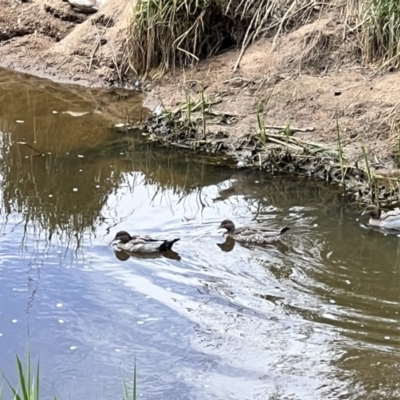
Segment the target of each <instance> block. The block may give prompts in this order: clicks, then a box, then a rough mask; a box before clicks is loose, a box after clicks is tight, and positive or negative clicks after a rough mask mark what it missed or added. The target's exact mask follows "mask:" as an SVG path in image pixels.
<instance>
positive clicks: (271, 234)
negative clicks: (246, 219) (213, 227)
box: [218, 219, 290, 244]
mask: <svg viewBox="0 0 400 400" xmlns="http://www.w3.org/2000/svg"><path fill="white" fill-rule="evenodd" d="M218 229H226V232H225V233H224V236H229V237H231V238H232V239H235V240H236V241H237V242H241V243H249V244H266V243H271V242H273V241H275V240H278V239H279V237H280V236H281V235H283V234H284V233H285V232H287V231H288V230H289V229H290V228H289V227H287V226H285V227H284V228H282V229H268V228H265V227H263V226H257V227H256V226H254V227H241V228H236V227H235V224H234V223H233V222H232V221H230V220H229V219H226V220H224V221H222V222H221V225H220V226H219V228H218Z"/></svg>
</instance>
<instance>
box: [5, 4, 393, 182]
mask: <svg viewBox="0 0 400 400" xmlns="http://www.w3.org/2000/svg"><path fill="white" fill-rule="evenodd" d="M103 1H104V2H103V4H101V5H100V9H99V11H98V12H97V13H95V14H92V15H85V14H80V13H77V12H75V11H73V10H71V8H70V6H69V5H68V3H66V2H64V1H62V0H31V2H19V1H16V0H0V9H1V10H2V13H1V16H0V65H2V66H6V67H9V68H13V69H16V70H20V71H25V72H29V73H33V74H35V75H41V76H45V77H50V78H52V79H53V80H57V81H62V82H74V83H78V84H81V85H92V86H93V85H96V86H107V85H109V84H110V82H112V81H113V80H114V79H115V77H116V76H118V67H117V65H119V64H118V63H119V60H120V57H121V51H122V46H123V37H124V30H125V28H126V23H127V21H128V17H129V7H130V5H131V0H103ZM238 56H239V51H238V50H230V51H226V52H225V53H223V54H221V55H219V56H217V57H214V58H212V59H208V60H205V61H202V62H200V63H199V64H198V65H197V66H196V67H194V68H191V69H187V70H185V71H180V72H178V73H175V74H170V75H168V76H165V77H164V78H163V79H162V80H161V81H159V82H154V83H152V84H151V86H152V88H151V90H150V93H149V95H148V97H147V100H146V102H145V105H146V106H148V107H149V108H150V109H155V108H156V107H157V106H158V105H159V104H160V103H162V104H163V106H164V107H165V108H166V109H169V108H171V107H174V106H176V105H178V104H180V103H181V102H182V101H184V99H185V95H184V93H183V90H182V86H183V84H184V85H185V87H186V88H188V90H189V92H190V94H191V96H193V97H197V96H199V93H200V91H201V88H202V87H204V88H205V95H206V97H207V98H214V97H216V96H218V98H219V102H218V104H216V105H215V106H214V110H215V111H219V112H222V113H224V114H229V115H231V116H233V117H234V118H231V119H230V123H229V124H227V123H224V124H220V123H216V124H214V125H213V124H212V123H211V124H210V123H209V124H208V125H207V129H208V131H209V136H210V137H212V136H213V135H215V134H217V133H220V132H221V131H222V132H223V133H224V135H223V136H224V137H226V138H227V139H225V141H226V142H227V143H229V144H230V145H231V146H232V147H235V144H236V145H237V144H238V143H240V142H241V141H242V139H243V137H244V136H245V135H248V134H249V133H251V132H256V131H257V129H258V126H257V112H256V109H258V110H261V113H260V115H261V117H262V118H263V120H264V121H265V124H266V125H272V126H274V125H276V126H285V125H287V124H290V125H291V126H292V127H298V128H310V127H312V128H313V130H312V131H311V130H308V131H306V132H295V133H294V135H295V136H296V137H297V138H300V139H303V140H305V141H312V142H316V143H319V144H321V145H326V146H331V147H335V148H337V137H338V135H337V123H338V125H339V128H340V134H341V140H342V141H343V143H344V144H345V147H344V156H345V160H344V162H345V164H346V165H351V166H364V169H365V164H364V160H365V159H364V156H363V152H362V147H361V144H362V143H365V144H366V146H367V147H366V148H367V152H368V154H369V159H370V163H371V165H370V167H371V168H372V170H373V171H374V172H375V173H379V174H381V175H386V174H391V173H393V172H394V171H396V170H397V165H398V161H397V153H398V148H399V147H398V135H397V133H396V131H395V129H394V128H395V127H396V126H397V125H398V123H399V120H398V118H397V117H396V110H397V104H398V102H399V95H398V90H397V85H396V83H397V82H399V79H400V71H398V70H396V69H394V68H392V67H391V66H389V65H387V66H385V67H384V68H382V69H380V70H375V71H374V70H373V69H372V68H371V67H368V66H366V65H364V64H363V62H362V60H361V56H360V52H359V50H358V47H357V45H356V40H355V38H354V36H353V34H352V33H351V32H349V31H345V29H344V26H343V21H342V19H341V16H340V7H338V8H337V9H331V11H330V12H329V13H327V14H326V15H325V16H324V17H323V18H321V19H318V20H317V21H315V22H313V23H310V24H308V25H305V26H302V27H300V28H299V29H297V30H295V31H292V32H289V33H286V34H283V35H282V36H281V37H280V39H279V40H278V41H277V42H276V43H274V41H273V38H264V39H261V40H259V41H258V42H256V43H255V44H253V45H251V46H250V47H249V48H248V49H247V50H246V52H245V53H244V56H243V58H242V59H241V62H240V66H239V68H238V69H237V70H236V71H233V66H234V65H235V64H236V61H237V60H238ZM273 131H274V132H276V130H273Z"/></svg>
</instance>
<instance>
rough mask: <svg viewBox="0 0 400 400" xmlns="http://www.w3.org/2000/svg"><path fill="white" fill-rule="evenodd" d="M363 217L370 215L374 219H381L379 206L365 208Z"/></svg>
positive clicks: (372, 205)
mask: <svg viewBox="0 0 400 400" xmlns="http://www.w3.org/2000/svg"><path fill="white" fill-rule="evenodd" d="M361 215H369V216H370V217H371V218H373V219H379V218H380V216H381V210H380V209H379V207H378V206H376V205H374V204H371V205H370V206H367V207H366V208H365V210H364V212H363V213H362V214H361Z"/></svg>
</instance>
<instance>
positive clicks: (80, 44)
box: [0, 0, 131, 86]
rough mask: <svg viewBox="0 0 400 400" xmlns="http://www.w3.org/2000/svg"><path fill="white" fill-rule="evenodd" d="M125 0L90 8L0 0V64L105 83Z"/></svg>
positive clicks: (53, 0)
mask: <svg viewBox="0 0 400 400" xmlns="http://www.w3.org/2000/svg"><path fill="white" fill-rule="evenodd" d="M130 6H131V1H130V0H102V2H101V4H99V11H98V12H96V13H95V14H83V13H79V12H76V11H74V10H72V8H71V7H70V5H69V4H68V3H67V2H65V1H63V0H31V1H27V0H23V1H19V0H0V10H1V13H0V66H2V67H6V68H12V69H14V70H16V71H22V72H27V73H31V74H34V75H38V76H41V77H48V78H51V79H53V80H55V81H58V82H68V83H71V82H74V83H78V84H82V85H85V86H89V85H90V86H104V85H107V84H109V83H110V82H112V81H113V80H114V79H115V78H116V77H117V76H118V67H117V65H119V58H118V57H120V56H121V49H122V46H123V38H124V34H123V33H124V30H125V28H126V22H127V21H128V15H129V7H130Z"/></svg>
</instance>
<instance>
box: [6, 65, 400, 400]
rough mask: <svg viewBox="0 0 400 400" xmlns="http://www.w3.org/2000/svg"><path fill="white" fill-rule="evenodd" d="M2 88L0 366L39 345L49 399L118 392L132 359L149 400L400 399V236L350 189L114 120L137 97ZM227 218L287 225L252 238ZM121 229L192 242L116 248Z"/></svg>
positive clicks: (23, 80) (13, 79)
mask: <svg viewBox="0 0 400 400" xmlns="http://www.w3.org/2000/svg"><path fill="white" fill-rule="evenodd" d="M0 85H1V88H2V91H1V94H0V131H1V132H2V135H1V149H0V156H1V158H2V163H1V171H0V172H1V221H2V230H1V235H0V246H1V252H2V258H1V259H0V304H1V306H0V345H1V346H0V356H1V357H0V359H1V363H0V370H1V372H3V371H4V372H7V374H8V375H9V374H11V375H12V373H11V372H9V371H13V370H14V352H15V351H17V352H18V353H20V352H22V351H24V350H25V348H26V345H27V344H28V343H31V347H32V349H33V350H34V351H36V352H37V353H38V354H39V355H40V358H41V368H42V376H43V380H44V382H43V385H44V386H43V394H44V398H45V399H47V398H50V395H51V394H52V393H53V392H54V391H55V392H56V393H57V394H58V396H59V398H68V396H71V398H96V397H100V398H101V397H102V396H103V397H104V398H116V396H117V395H119V393H120V388H119V385H120V370H121V368H122V370H123V372H124V374H125V375H127V374H129V373H131V372H132V370H133V365H134V359H135V357H136V358H137V365H138V378H139V380H138V383H139V392H140V393H142V394H143V397H144V398H146V399H166V400H168V399H171V400H172V399H174V400H176V399H266V398H268V399H289V398H290V399H311V398H312V399H364V398H398V397H399V384H398V379H397V375H398V370H399V335H398V334H399V328H398V327H399V322H400V317H399V311H400V310H399V309H400V291H399V288H400V279H399V276H400V275H399V265H398V259H399V251H400V246H399V238H398V237H397V236H393V235H388V236H384V235H383V234H382V233H381V232H376V231H373V230H371V229H368V228H365V224H364V226H363V223H365V222H366V221H364V220H358V219H359V215H357V214H355V213H354V211H353V209H352V208H351V207H349V205H348V204H347V203H346V202H345V200H344V198H343V196H342V194H341V192H340V191H338V190H337V189H336V188H334V187H330V186H329V185H326V184H324V183H320V182H310V181H307V180H305V179H304V180H301V179H292V178H290V177H270V176H266V175H265V174H262V173H259V172H257V171H236V170H234V169H231V168H229V165H228V166H225V167H222V166H219V165H217V164H218V163H219V162H220V160H218V159H216V158H215V157H210V156H201V155H199V156H197V155H194V154H193V153H187V152H183V151H177V150H175V149H174V150H166V149H162V148H159V147H158V146H156V145H155V144H154V143H146V142H144V141H143V140H142V138H141V136H140V134H138V133H131V134H127V133H123V132H120V131H118V130H115V129H114V128H113V126H114V125H115V124H117V123H120V122H126V121H128V120H129V121H133V120H138V119H140V118H141V115H143V113H144V111H143V110H142V108H141V101H142V98H141V97H140V96H136V95H135V96H133V95H131V94H129V95H125V93H124V92H118V93H116V92H107V91H92V90H89V89H79V90H78V89H75V88H71V87H63V86H59V85H55V84H51V83H49V82H46V81H41V80H36V79H33V78H27V77H21V76H20V75H16V74H10V73H9V72H5V71H0ZM225 218H230V219H232V220H233V221H234V222H235V223H236V224H237V225H238V226H240V225H243V224H246V223H250V222H252V223H256V222H264V223H267V224H268V225H270V226H271V227H275V228H276V227H281V226H284V225H288V226H290V228H291V229H290V231H289V232H287V233H286V234H285V235H284V236H283V237H282V239H281V240H280V241H278V242H277V243H275V244H272V245H267V246H243V245H241V244H239V243H235V242H234V241H233V240H231V239H226V240H225V239H224V238H223V237H222V236H221V235H220V234H218V232H217V227H218V225H219V223H220V222H221V220H223V219H225ZM122 229H123V230H127V231H129V232H131V233H140V234H152V235H156V236H160V237H170V236H171V237H172V236H173V237H180V238H181V240H180V241H179V242H178V243H177V244H176V247H175V246H174V249H175V251H171V252H168V253H163V254H154V255H150V256H138V255H135V254H127V253H125V252H114V251H113V250H112V249H111V248H109V247H108V243H109V242H110V240H111V239H112V238H113V236H114V235H115V232H116V231H118V230H122ZM177 235H179V236H177ZM46 396H47V397H46Z"/></svg>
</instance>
